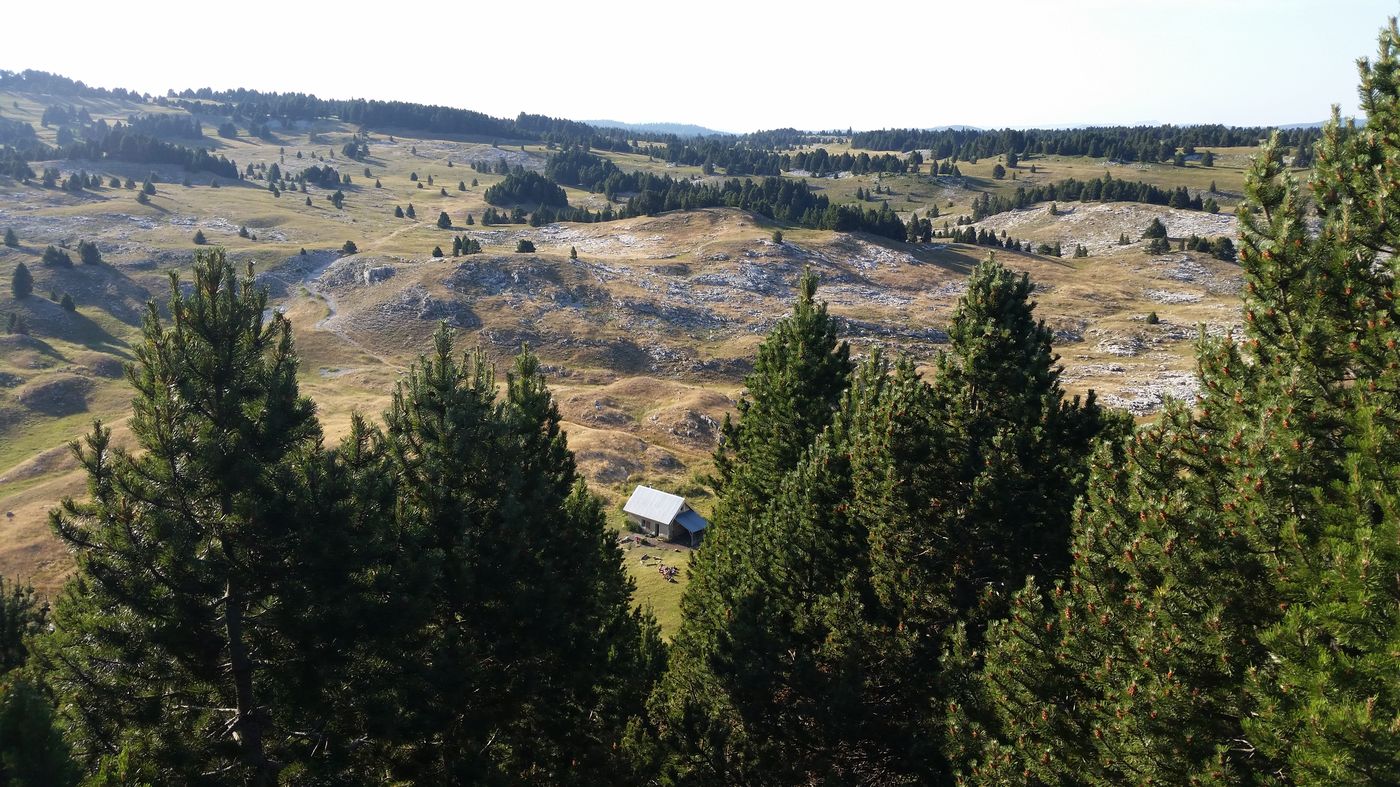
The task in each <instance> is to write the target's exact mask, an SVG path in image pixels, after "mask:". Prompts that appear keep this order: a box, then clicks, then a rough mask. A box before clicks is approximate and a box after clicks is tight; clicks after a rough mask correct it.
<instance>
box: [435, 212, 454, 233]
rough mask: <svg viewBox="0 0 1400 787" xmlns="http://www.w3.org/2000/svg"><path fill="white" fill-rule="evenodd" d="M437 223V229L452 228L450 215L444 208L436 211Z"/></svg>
mask: <svg viewBox="0 0 1400 787" xmlns="http://www.w3.org/2000/svg"><path fill="white" fill-rule="evenodd" d="M437 225H438V229H444V230H450V229H452V217H451V216H448V215H447V211H445V210H444V211H442V212H440V213H438V218H437Z"/></svg>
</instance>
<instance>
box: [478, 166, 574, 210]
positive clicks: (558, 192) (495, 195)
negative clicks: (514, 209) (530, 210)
mask: <svg viewBox="0 0 1400 787" xmlns="http://www.w3.org/2000/svg"><path fill="white" fill-rule="evenodd" d="M482 197H483V198H484V199H485V200H486V201H487V202H489V203H490V204H492V205H519V204H538V205H545V206H549V207H555V208H565V207H568V205H569V197H568V195H567V194H565V193H564V190H563V189H562V188H560V187H559V186H557V185H555V184H554V183H552V182H550V181H549V179H547V178H545V177H544V176H543V175H541V174H540V173H538V172H533V171H530V170H526V169H521V168H518V167H517V168H516V169H515V170H513V171H511V173H510V174H509V175H507V176H506V178H505V180H502V181H500V182H499V183H494V184H492V185H490V186H488V187H487V188H486V191H485V192H483V194H482Z"/></svg>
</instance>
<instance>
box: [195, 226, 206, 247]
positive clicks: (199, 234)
mask: <svg viewBox="0 0 1400 787" xmlns="http://www.w3.org/2000/svg"><path fill="white" fill-rule="evenodd" d="M208 242H209V240H208V238H205V237H204V230H195V231H194V245H196V246H203V245H204V244H206V243H208Z"/></svg>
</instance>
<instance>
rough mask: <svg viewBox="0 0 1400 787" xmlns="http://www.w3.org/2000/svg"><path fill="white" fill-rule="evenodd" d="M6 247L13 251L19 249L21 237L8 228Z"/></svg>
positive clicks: (6, 231)
mask: <svg viewBox="0 0 1400 787" xmlns="http://www.w3.org/2000/svg"><path fill="white" fill-rule="evenodd" d="M5 245H6V246H9V247H10V248H12V249H17V248H19V236H18V235H16V234H15V231H14V229H12V228H6V230H5Z"/></svg>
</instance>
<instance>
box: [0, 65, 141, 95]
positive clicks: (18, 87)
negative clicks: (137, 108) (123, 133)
mask: <svg viewBox="0 0 1400 787" xmlns="http://www.w3.org/2000/svg"><path fill="white" fill-rule="evenodd" d="M0 90H8V91H13V92H18V93H48V94H52V95H58V96H93V97H99V98H118V99H124V100H127V101H140V100H142V95H141V94H140V93H138V92H136V91H134V90H126V89H125V88H102V87H92V86H90V85H87V84H85V83H83V82H81V81H78V80H73V79H69V78H68V77H64V76H59V75H58V74H50V73H48V72H47V71H36V70H34V69H25V70H23V71H6V70H4V69H0Z"/></svg>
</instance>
